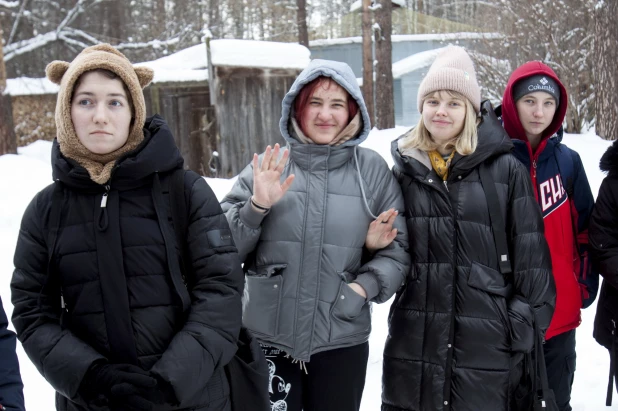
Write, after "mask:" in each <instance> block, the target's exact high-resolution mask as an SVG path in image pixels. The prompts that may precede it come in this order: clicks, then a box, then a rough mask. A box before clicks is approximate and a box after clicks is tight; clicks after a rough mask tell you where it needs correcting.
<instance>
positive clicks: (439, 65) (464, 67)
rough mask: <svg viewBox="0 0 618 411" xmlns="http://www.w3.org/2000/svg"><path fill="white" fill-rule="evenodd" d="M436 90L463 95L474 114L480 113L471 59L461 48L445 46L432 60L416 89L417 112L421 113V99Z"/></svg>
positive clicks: (478, 93)
mask: <svg viewBox="0 0 618 411" xmlns="http://www.w3.org/2000/svg"><path fill="white" fill-rule="evenodd" d="M438 90H451V91H456V92H458V93H460V94H462V95H464V96H465V97H466V98H467V99H468V100H470V102H471V103H472V106H473V107H474V110H476V112H477V113H478V112H480V111H481V89H480V87H479V84H478V82H477V81H476V72H475V70H474V64H473V63H472V59H471V58H470V56H469V55H468V53H466V51H465V50H464V49H463V48H462V47H458V46H447V47H446V48H445V49H444V50H442V52H440V54H438V56H437V57H436V59H435V60H434V62H433V64H432V65H431V67H429V71H428V72H427V75H426V76H425V78H424V79H423V81H422V82H421V85H420V87H419V89H418V111H419V112H420V113H422V112H423V97H425V96H426V95H427V94H429V93H433V92H434V91H438Z"/></svg>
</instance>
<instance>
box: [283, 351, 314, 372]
mask: <svg viewBox="0 0 618 411" xmlns="http://www.w3.org/2000/svg"><path fill="white" fill-rule="evenodd" d="M285 358H289V359H291V360H292V364H298V365H299V367H300V369H301V370H302V371H304V372H305V374H306V375H309V371H307V363H306V362H304V361H303V360H297V359H296V358H293V357H292V356H290V354H286V355H285Z"/></svg>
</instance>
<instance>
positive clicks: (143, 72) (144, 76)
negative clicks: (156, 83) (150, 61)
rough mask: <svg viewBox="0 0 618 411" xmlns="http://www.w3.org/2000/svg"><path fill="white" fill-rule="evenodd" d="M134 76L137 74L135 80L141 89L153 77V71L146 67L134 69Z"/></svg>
mask: <svg viewBox="0 0 618 411" xmlns="http://www.w3.org/2000/svg"><path fill="white" fill-rule="evenodd" d="M135 74H137V79H138V80H139V84H140V86H142V88H145V87H146V86H147V85H148V84H150V82H151V81H152V79H153V77H154V71H153V70H152V69H150V68H148V67H135Z"/></svg>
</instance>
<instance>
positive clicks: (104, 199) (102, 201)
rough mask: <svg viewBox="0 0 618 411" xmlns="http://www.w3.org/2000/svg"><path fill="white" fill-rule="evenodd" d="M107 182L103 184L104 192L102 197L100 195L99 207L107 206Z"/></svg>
mask: <svg viewBox="0 0 618 411" xmlns="http://www.w3.org/2000/svg"><path fill="white" fill-rule="evenodd" d="M109 189H110V187H109V184H106V185H105V192H104V193H103V197H101V208H106V207H107V197H108V196H109Z"/></svg>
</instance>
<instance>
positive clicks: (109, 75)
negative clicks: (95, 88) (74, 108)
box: [71, 68, 135, 121]
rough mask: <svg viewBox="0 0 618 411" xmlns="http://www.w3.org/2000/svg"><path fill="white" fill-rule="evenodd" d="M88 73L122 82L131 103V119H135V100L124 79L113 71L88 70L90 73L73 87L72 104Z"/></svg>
mask: <svg viewBox="0 0 618 411" xmlns="http://www.w3.org/2000/svg"><path fill="white" fill-rule="evenodd" d="M88 73H99V74H102V75H103V76H105V77H107V78H108V79H110V80H116V79H118V80H120V82H121V83H122V88H123V89H124V93H125V94H126V95H127V101H128V102H129V108H130V109H131V117H135V112H134V109H133V98H132V97H131V92H130V91H129V88H128V87H127V85H126V84H125V83H124V81H122V79H121V78H120V76H119V75H118V74H116V73H114V72H113V71H111V70H107V69H102V68H98V69H94V70H88V71H85V72H83V73H82V74H81V75H80V76H79V77H78V78H77V80H75V85H74V86H73V93H72V94H71V103H72V102H73V95H74V94H75V90H77V88H78V87H79V85H80V84H81V82H82V78H83V77H84V75H85V74H88ZM131 121H133V118H132V119H131Z"/></svg>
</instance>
